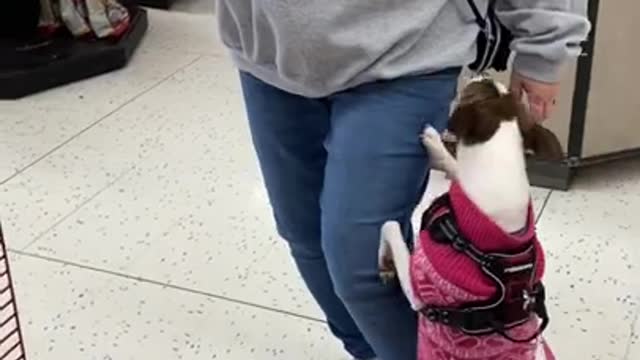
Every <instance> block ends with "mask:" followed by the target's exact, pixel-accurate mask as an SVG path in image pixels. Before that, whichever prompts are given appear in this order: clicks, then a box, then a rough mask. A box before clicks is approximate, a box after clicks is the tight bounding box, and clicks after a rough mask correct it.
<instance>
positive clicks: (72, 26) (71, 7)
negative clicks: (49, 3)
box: [59, 0, 91, 37]
mask: <svg viewBox="0 0 640 360" xmlns="http://www.w3.org/2000/svg"><path fill="white" fill-rule="evenodd" d="M59 1H60V3H59V6H60V17H61V18H62V21H63V22H64V24H65V26H66V27H67V29H69V31H70V32H71V34H73V36H75V37H85V36H87V35H89V34H91V28H90V27H89V24H88V23H87V20H86V19H87V16H86V8H85V4H84V1H83V0H59Z"/></svg>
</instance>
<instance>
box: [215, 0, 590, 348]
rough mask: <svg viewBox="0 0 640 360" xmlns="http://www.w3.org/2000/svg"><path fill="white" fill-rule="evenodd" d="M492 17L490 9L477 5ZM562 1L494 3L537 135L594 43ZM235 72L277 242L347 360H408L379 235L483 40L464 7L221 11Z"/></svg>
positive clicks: (268, 1)
mask: <svg viewBox="0 0 640 360" xmlns="http://www.w3.org/2000/svg"><path fill="white" fill-rule="evenodd" d="M476 2H477V5H478V6H479V7H481V8H486V6H487V0H476ZM576 2H577V1H572V0H497V1H496V9H497V14H498V16H499V18H500V20H501V21H502V22H503V23H504V24H505V25H506V26H507V27H508V28H509V29H511V30H512V32H513V33H514V35H515V36H516V40H515V41H514V42H513V44H512V48H513V50H514V51H515V52H516V56H515V60H514V61H515V62H514V64H513V68H514V75H513V78H512V90H513V91H515V92H516V93H518V94H520V93H526V94H527V96H528V99H529V103H530V107H531V111H532V113H533V114H534V115H535V116H536V117H537V118H538V119H540V120H542V119H544V118H546V117H547V116H548V115H549V112H550V111H551V110H552V109H553V105H554V103H555V97H556V95H557V93H558V77H559V72H560V68H561V65H562V64H563V62H564V61H565V60H566V59H568V58H570V57H572V56H576V55H577V54H578V53H579V43H580V42H581V41H582V40H583V39H584V37H585V36H586V34H587V31H588V23H587V21H586V20H585V18H584V17H583V16H582V15H580V14H579V13H580V12H581V11H584V8H585V6H580V7H581V9H576V8H572V7H575V5H574V4H575V3H576ZM216 13H217V17H218V26H219V31H220V35H221V37H222V40H223V42H224V44H225V45H226V46H227V47H228V48H229V49H230V51H231V54H232V56H233V59H234V61H235V63H236V65H237V66H238V68H239V69H240V79H241V83H242V89H243V93H244V99H245V102H246V109H247V113H248V118H249V123H250V128H251V134H252V137H253V142H254V146H255V149H256V152H257V155H258V159H259V161H260V165H261V169H262V173H263V176H264V180H265V183H266V187H267V190H268V194H269V198H270V200H271V204H272V206H273V210H274V214H275V219H276V224H277V228H278V232H279V233H280V235H281V236H282V237H283V238H284V239H285V240H286V241H287V242H288V244H289V246H290V249H291V254H292V256H293V259H294V260H295V263H296V265H297V267H298V270H299V272H300V274H301V275H302V277H303V279H304V281H305V283H306V285H307V286H308V288H309V290H310V291H311V293H312V295H313V297H314V298H315V300H316V301H317V302H318V304H319V305H320V307H321V308H322V310H323V311H324V313H325V315H326V317H327V319H328V324H329V327H330V329H331V331H332V332H333V334H334V335H335V336H336V337H337V338H339V339H340V340H341V341H342V342H343V344H344V347H345V349H346V350H347V351H348V352H349V353H350V354H351V355H352V356H353V357H354V358H356V359H374V358H379V359H384V360H411V359H415V356H416V328H417V326H416V314H415V313H414V312H413V311H412V310H411V309H410V307H409V305H408V304H407V302H406V300H405V298H404V296H403V294H402V291H401V290H400V289H399V288H390V287H385V286H383V285H382V284H381V282H380V281H379V279H378V267H377V251H378V244H379V231H380V227H381V225H382V223H383V222H384V221H387V220H390V219H395V220H398V221H400V222H401V223H402V224H404V230H405V231H406V235H407V236H408V237H409V236H411V235H410V228H411V225H410V217H411V214H412V211H413V209H414V207H415V205H416V202H417V201H418V200H419V198H420V196H421V194H422V193H423V190H424V189H425V186H426V184H427V180H428V174H429V172H428V170H429V164H428V161H427V160H426V159H427V158H426V155H425V152H424V150H423V148H422V146H421V144H420V141H419V134H420V133H421V132H422V129H423V128H424V127H425V125H427V124H429V125H431V126H433V127H435V128H436V129H438V130H443V129H445V127H446V125H447V119H448V115H449V106H450V103H451V101H452V100H453V99H454V96H455V94H456V84H457V79H458V75H459V72H460V70H461V68H462V67H463V66H464V65H465V64H468V63H470V62H472V61H473V60H474V58H475V53H476V50H475V40H476V36H477V34H478V31H479V29H478V25H477V24H476V22H475V17H474V14H473V12H472V11H471V9H470V7H469V4H468V3H467V0H429V1H426V0H216Z"/></svg>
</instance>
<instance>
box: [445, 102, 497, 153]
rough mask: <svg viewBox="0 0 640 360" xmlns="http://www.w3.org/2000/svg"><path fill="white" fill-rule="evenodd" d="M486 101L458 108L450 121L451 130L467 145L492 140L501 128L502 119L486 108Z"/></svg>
mask: <svg viewBox="0 0 640 360" xmlns="http://www.w3.org/2000/svg"><path fill="white" fill-rule="evenodd" d="M486 103H487V102H486V101H482V102H475V103H471V104H466V105H461V106H459V107H457V108H456V109H455V110H454V111H453V114H452V115H451V119H450V121H449V130H450V131H451V132H452V133H453V134H454V135H455V136H456V137H457V138H458V141H461V142H462V143H464V144H465V145H474V144H479V143H483V142H485V141H488V140H489V139H491V137H492V136H493V134H495V133H496V131H498V128H499V127H500V121H501V120H500V119H498V118H496V117H495V116H492V114H491V112H490V111H487V109H486V108H485V105H486Z"/></svg>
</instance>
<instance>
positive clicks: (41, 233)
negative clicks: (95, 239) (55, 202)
mask: <svg viewBox="0 0 640 360" xmlns="http://www.w3.org/2000/svg"><path fill="white" fill-rule="evenodd" d="M135 168H136V166H135V165H132V166H129V167H127V168H126V169H125V170H123V171H122V173H120V175H118V176H116V177H115V179H113V180H112V181H109V182H107V184H106V185H105V186H103V187H102V188H101V189H100V190H98V191H96V192H95V193H94V194H93V195H91V196H89V197H88V198H86V199H84V200H83V201H82V202H81V203H80V204H78V205H77V206H76V207H74V208H73V210H71V211H70V212H69V213H67V214H65V215H63V216H61V217H59V218H58V219H56V220H55V221H54V222H53V224H51V225H50V226H49V227H47V228H46V229H45V230H43V231H42V232H40V233H39V234H38V235H36V236H35V237H34V238H33V239H31V240H30V241H29V242H28V243H27V244H26V245H25V246H23V247H21V248H20V249H19V251H25V250H27V249H28V248H29V247H31V246H32V245H33V244H35V243H36V242H38V240H40V239H42V238H43V237H44V236H45V235H47V234H48V233H49V232H50V231H51V230H53V229H55V228H56V227H58V225H60V224H62V223H63V222H64V221H65V220H67V219H68V218H69V217H71V215H73V214H75V213H77V212H78V211H79V210H80V209H82V208H84V207H85V205H87V204H88V203H89V202H91V201H92V200H94V199H95V198H97V197H98V196H99V195H100V194H102V193H103V192H104V191H105V190H107V189H109V188H110V187H111V186H113V184H115V183H116V182H118V181H119V180H120V179H122V178H123V177H124V176H126V175H127V174H129V173H130V172H131V171H132V170H133V169H135ZM9 250H14V249H12V248H11V247H9ZM0 360H1V359H0Z"/></svg>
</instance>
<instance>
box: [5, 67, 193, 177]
mask: <svg viewBox="0 0 640 360" xmlns="http://www.w3.org/2000/svg"><path fill="white" fill-rule="evenodd" d="M203 56H204V55H198V56H196V58H195V59H194V60H192V61H190V62H189V63H187V64H186V65H183V66H180V67H178V68H177V69H175V70H174V71H173V72H171V74H169V75H167V76H165V77H163V78H162V79H160V80H158V81H157V82H155V83H153V84H151V85H150V86H149V87H148V88H146V89H144V90H142V91H141V92H139V93H138V94H135V95H134V96H132V97H131V98H130V99H129V100H127V101H125V102H124V103H122V104H120V105H118V106H117V107H116V108H115V109H113V110H111V111H109V112H108V113H107V114H105V115H103V116H101V117H100V118H99V119H98V120H96V121H94V122H92V123H91V124H89V126H87V127H85V128H84V129H82V130H80V131H79V132H77V133H76V134H74V135H73V136H71V137H69V138H68V139H66V140H65V141H63V142H61V143H60V144H58V145H56V146H54V147H53V148H52V149H50V150H49V151H47V152H46V153H44V154H42V155H41V156H39V157H38V158H36V159H35V160H33V161H31V162H30V163H28V164H27V165H25V166H23V167H22V168H21V169H18V170H17V171H16V172H14V173H13V174H11V175H9V177H7V178H6V179H3V180H0V186H1V185H4V184H6V183H8V182H9V181H11V180H13V179H14V178H16V177H17V176H19V175H21V174H22V173H24V172H25V171H27V170H29V169H30V168H31V167H33V166H34V165H36V164H37V163H39V162H40V161H42V160H44V159H45V158H46V157H48V156H49V155H51V154H53V153H54V152H56V151H58V150H60V149H62V148H63V147H64V146H65V145H67V144H69V143H70V142H72V141H73V140H75V139H77V138H78V137H79V136H80V135H83V134H84V133H86V132H87V131H89V130H91V129H92V128H94V127H95V126H96V125H98V124H100V123H101V122H103V121H104V120H105V119H107V118H109V117H110V116H111V115H113V114H115V113H116V112H118V111H120V110H121V109H122V108H124V107H125V106H127V105H129V104H131V103H132V102H134V101H135V100H137V99H138V98H140V97H141V96H143V95H145V94H147V93H148V92H150V91H151V90H153V89H155V88H157V87H158V86H160V85H162V84H163V83H164V82H166V81H167V80H169V79H170V78H171V77H173V76H174V75H175V74H177V73H179V72H180V71H182V70H184V69H186V68H188V67H189V66H191V65H193V64H194V63H196V62H197V61H198V60H200V59H202V57H203ZM89 81H91V79H89Z"/></svg>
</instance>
